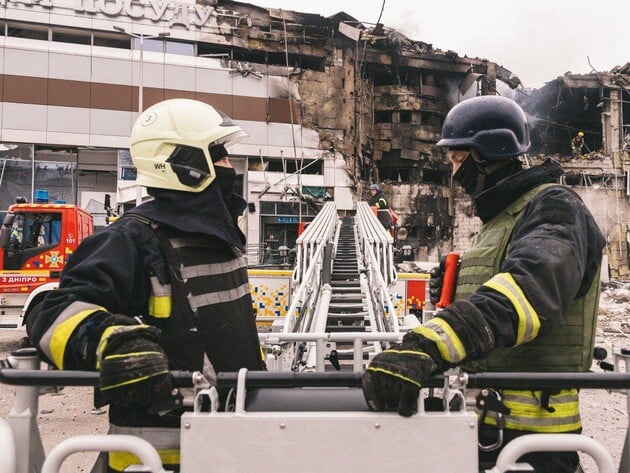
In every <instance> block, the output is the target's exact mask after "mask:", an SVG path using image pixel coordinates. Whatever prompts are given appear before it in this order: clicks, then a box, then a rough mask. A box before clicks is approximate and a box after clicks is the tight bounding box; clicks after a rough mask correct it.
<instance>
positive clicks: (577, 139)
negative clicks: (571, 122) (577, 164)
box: [571, 131, 584, 158]
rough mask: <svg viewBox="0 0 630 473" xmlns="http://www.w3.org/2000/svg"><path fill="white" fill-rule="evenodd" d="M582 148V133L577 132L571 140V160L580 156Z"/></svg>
mask: <svg viewBox="0 0 630 473" xmlns="http://www.w3.org/2000/svg"><path fill="white" fill-rule="evenodd" d="M583 147H584V132H581V131H578V133H577V135H575V136H574V137H573V138H572V139H571V155H572V156H573V158H579V157H580V156H582V148H583Z"/></svg>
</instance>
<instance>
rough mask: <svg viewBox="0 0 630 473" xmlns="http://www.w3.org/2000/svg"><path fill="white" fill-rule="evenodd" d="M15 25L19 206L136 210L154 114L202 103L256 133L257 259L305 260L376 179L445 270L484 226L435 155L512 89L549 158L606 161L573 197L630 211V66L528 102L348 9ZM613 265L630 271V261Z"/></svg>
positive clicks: (104, 16)
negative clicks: (306, 251)
mask: <svg viewBox="0 0 630 473" xmlns="http://www.w3.org/2000/svg"><path fill="white" fill-rule="evenodd" d="M0 11H1V12H2V13H3V15H2V20H0V22H1V24H2V29H1V31H2V32H3V34H4V40H5V41H4V43H3V45H2V46H1V47H2V49H3V53H4V55H3V62H2V64H0V73H1V74H0V76H1V79H2V86H1V87H0V104H1V106H2V109H1V111H0V113H2V117H1V118H2V119H1V121H0V142H1V145H0V161H1V162H2V165H3V166H2V170H3V176H4V180H5V182H7V183H11V185H10V186H9V185H2V186H0V203H1V204H2V205H1V207H2V208H6V207H7V205H8V203H10V202H11V201H12V199H13V198H14V196H15V195H16V194H17V193H20V194H24V195H33V194H34V192H35V189H36V188H41V187H42V186H46V187H48V188H50V190H51V195H53V196H58V197H61V198H63V199H64V200H66V201H67V202H69V203H78V204H80V205H82V206H83V207H87V208H88V209H89V210H91V211H92V212H94V213H95V214H98V211H99V209H102V206H101V204H100V200H99V199H101V198H102V196H104V195H105V194H112V195H115V196H116V198H115V201H116V202H117V203H118V204H119V205H120V206H129V205H133V204H135V203H136V202H138V201H139V200H142V198H144V197H145V196H144V195H141V194H138V193H137V191H136V189H135V185H134V179H135V170H134V169H133V165H132V163H131V161H130V157H129V152H128V134H129V131H130V129H131V126H132V124H133V122H134V120H135V118H136V117H137V115H138V110H139V109H144V108H147V107H148V106H150V105H152V104H154V103H156V102H158V101H160V100H164V99H167V98H175V97H182V98H195V99H197V100H202V101H205V102H207V103H210V104H211V105H213V106H216V107H218V108H220V109H222V110H223V111H224V112H226V113H227V114H228V115H229V116H231V117H232V118H233V119H234V120H235V121H236V122H237V123H238V124H239V125H240V126H241V127H242V128H243V129H244V130H245V131H246V132H247V133H248V135H249V138H248V139H247V140H246V141H244V142H243V143H239V144H238V145H236V146H234V147H233V148H232V149H230V153H231V155H232V156H233V158H232V161H233V163H234V165H235V168H236V170H237V173H238V175H239V181H238V188H237V191H238V192H240V193H241V194H242V195H243V196H244V197H245V199H246V200H247V201H248V203H249V206H248V210H247V215H246V221H247V233H248V242H249V246H250V248H251V252H252V255H253V258H254V259H255V260H258V261H261V258H260V255H261V254H262V253H261V251H260V250H261V249H264V248H272V249H277V248H278V247H279V246H288V247H292V246H293V244H294V242H295V239H296V237H297V234H298V231H299V228H300V225H302V224H304V223H305V222H308V221H309V220H310V219H312V218H313V216H314V215H315V213H316V212H317V209H318V208H319V206H320V205H321V203H322V202H323V201H324V200H326V199H334V201H335V202H336V203H337V207H338V208H339V209H340V210H341V211H352V209H353V208H354V205H355V203H356V201H357V200H361V199H365V198H367V188H368V186H369V184H370V183H373V182H377V183H379V184H381V185H382V187H383V189H384V191H385V193H386V194H387V196H388V197H389V200H390V203H391V205H392V207H393V208H394V210H395V211H396V212H397V214H398V215H399V217H400V222H399V223H400V229H399V233H398V236H399V240H400V241H399V243H400V245H403V244H404V245H410V246H412V248H413V249H414V252H415V255H414V256H415V258H416V259H418V260H429V259H430V260H436V259H437V257H438V255H440V254H443V253H446V252H448V251H452V250H453V249H459V250H463V249H465V248H467V246H468V244H469V242H470V237H471V236H472V235H474V234H475V233H476V231H477V230H478V228H479V221H478V219H477V218H476V217H475V216H474V210H473V208H472V206H471V203H470V200H469V199H468V198H467V197H466V196H465V195H464V194H463V191H462V190H461V189H460V188H459V187H457V186H452V185H451V176H450V165H449V164H448V161H447V160H446V158H445V156H444V154H443V152H442V151H440V150H438V149H436V148H435V146H434V145H435V143H436V142H437V140H438V139H439V136H440V132H441V127H442V122H443V120H444V117H445V115H446V113H447V112H448V111H449V110H450V108H451V107H453V106H454V105H455V104H456V103H458V102H460V101H462V100H465V99H466V98H469V97H474V96H476V95H485V94H496V93H501V94H503V95H505V94H508V93H509V94H514V96H515V97H516V99H517V100H519V101H520V102H521V103H522V104H523V106H524V107H525V108H526V110H527V111H528V113H529V114H530V116H531V117H533V118H535V119H536V121H535V122H532V123H533V131H534V147H533V149H532V151H534V152H535V154H536V155H538V154H541V155H542V154H546V155H548V154H556V155H558V156H562V157H566V156H567V155H568V156H570V154H571V153H570V145H569V143H570V138H569V137H570V135H571V133H573V131H575V130H582V129H583V130H584V133H585V148H584V149H585V153H584V155H585V156H586V157H588V154H589V153H588V152H587V151H586V150H588V151H598V152H600V153H601V158H598V159H583V160H581V161H580V163H579V164H580V165H582V166H583V167H584V166H586V164H588V165H591V164H592V167H593V169H595V168H597V169H600V168H601V169H602V171H597V172H600V177H596V175H595V174H596V173H597V172H595V171H593V172H591V171H588V172H586V173H585V174H580V173H581V172H582V168H579V169H578V168H577V167H576V168H575V169H573V170H571V171H569V172H568V173H567V177H566V182H567V184H569V185H575V186H576V187H579V186H582V185H583V182H585V181H583V180H581V177H579V176H582V175H584V176H588V179H589V180H590V181H589V182H591V183H595V181H596V182H597V183H598V185H599V186H600V188H598V189H595V184H593V185H592V186H591V188H592V189H593V191H594V192H595V191H602V189H604V186H608V187H605V190H604V192H609V193H610V195H611V196H612V195H613V193H616V194H614V195H617V194H618V197H619V198H618V200H619V202H620V203H619V205H622V202H623V205H624V206H625V205H626V203H625V202H626V201H627V193H626V189H627V182H628V179H627V171H626V170H625V169H626V168H625V167H624V166H625V162H626V160H627V159H624V158H623V156H626V158H627V154H626V155H624V154H623V153H621V149H622V148H623V146H622V143H623V136H624V133H623V132H624V130H623V124H628V123H629V121H628V112H627V105H625V106H624V104H627V102H628V92H627V88H626V85H624V84H627V82H624V81H625V80H626V79H627V78H628V71H627V70H626V69H620V70H618V71H611V72H610V73H606V74H593V75H589V76H588V77H584V76H565V77H563V78H559V79H558V80H556V81H553V82H551V83H549V84H547V85H546V86H545V87H544V88H542V89H540V90H539V91H535V92H532V93H531V94H530V95H527V96H525V95H523V94H522V87H521V84H520V80H519V79H518V77H517V76H515V75H514V74H512V72H511V71H509V70H507V69H506V68H504V67H503V66H501V65H499V64H496V63H495V62H492V61H491V60H488V59H484V58H471V57H465V56H460V55H459V54H458V53H457V52H454V51H443V50H440V49H438V48H437V47H434V46H433V45H432V44H430V43H428V42H423V41H413V40H410V39H409V38H406V37H405V36H404V35H402V34H401V33H400V32H398V31H396V30H393V29H391V28H388V27H387V26H386V25H383V24H376V25H374V24H367V23H362V22H360V21H358V20H357V19H355V18H353V17H351V16H349V15H347V14H346V13H344V12H339V13H337V14H336V15H333V16H331V17H323V16H321V15H317V14H306V13H300V12H293V11H285V10H277V9H270V8H263V7H258V6H254V5H251V4H248V3H243V2H234V1H226V0H205V1H199V2H197V3H195V2H194V1H191V0H179V1H176V0H168V1H165V2H157V1H155V0H133V1H129V0H108V1H95V0H6V1H4V2H1V3H0ZM426 39H427V40H430V38H426ZM545 94H548V96H547V95H545ZM551 97H552V98H553V100H552V98H551ZM624 109H625V112H624ZM578 112H579V113H578ZM606 114H609V115H606ZM556 123H560V124H563V126H561V127H556V126H555V125H554V126H550V124H556ZM598 133H599V134H598ZM606 159H608V161H606ZM604 162H605V163H606V166H607V167H605V166H604V165H603V164H602V163H604ZM573 164H574V163H571V162H568V163H567V166H570V165H573ZM603 169H606V170H605V171H604V170H603ZM612 176H614V177H612ZM576 179H577V181H576V182H574V181H575V180H576ZM593 200H598V199H597V198H593ZM613 200H614V199H613ZM94 202H96V203H94ZM611 205H612V204H611ZM90 206H91V207H90ZM624 208H625V207H624ZM602 212H603V214H602V215H606V216H607V215H608V214H607V212H610V224H609V227H610V231H609V232H606V233H607V235H610V236H609V248H610V250H611V251H613V245H616V246H614V248H616V249H615V250H614V251H617V253H618V254H619V255H621V254H622V250H623V252H624V253H623V255H624V258H625V263H624V264H625V271H626V272H627V268H628V263H627V254H628V252H627V248H626V247H625V246H624V247H623V248H621V246H623V245H622V242H625V239H626V234H627V230H626V228H625V227H624V228H623V231H621V227H620V225H621V222H617V223H614V222H613V221H612V220H613V219H615V218H616V219H619V218H621V219H622V220H623V217H618V216H617V215H619V214H615V212H614V210H613V209H612V208H607V209H603V210H602ZM606 218H608V217H606ZM613 223H614V225H613ZM606 225H608V223H607V224H606ZM602 228H605V227H604V226H602ZM610 261H611V263H612V262H613V261H614V262H616V263H615V265H616V266H615V271H617V273H616V274H617V275H619V276H621V275H623V274H622V272H621V270H620V269H617V268H618V267H619V268H620V265H621V257H620V258H616V257H615V258H613V257H612V256H611V257H610ZM611 271H612V264H611Z"/></svg>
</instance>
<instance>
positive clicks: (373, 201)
mask: <svg viewBox="0 0 630 473" xmlns="http://www.w3.org/2000/svg"><path fill="white" fill-rule="evenodd" d="M368 204H369V205H370V207H372V208H373V209H376V210H375V213H376V217H377V218H378V220H379V222H381V224H383V226H384V227H385V229H386V230H390V229H391V227H392V223H393V220H392V213H391V209H390V208H389V202H388V201H387V197H385V194H384V193H383V191H382V190H381V186H379V185H378V184H372V185H371V186H370V199H369V200H368Z"/></svg>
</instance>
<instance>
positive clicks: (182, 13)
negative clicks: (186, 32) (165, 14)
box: [168, 3, 190, 29]
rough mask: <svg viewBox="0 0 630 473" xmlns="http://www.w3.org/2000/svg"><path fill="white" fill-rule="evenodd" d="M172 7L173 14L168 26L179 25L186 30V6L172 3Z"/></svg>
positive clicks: (187, 24)
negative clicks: (173, 9)
mask: <svg viewBox="0 0 630 473" xmlns="http://www.w3.org/2000/svg"><path fill="white" fill-rule="evenodd" d="M173 6H174V7H175V13H173V16H172V17H171V19H170V20H169V22H168V24H169V25H170V26H174V25H180V26H183V27H184V28H186V29H188V27H189V26H190V23H189V22H188V5H186V4H185V3H173Z"/></svg>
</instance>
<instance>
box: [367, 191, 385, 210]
mask: <svg viewBox="0 0 630 473" xmlns="http://www.w3.org/2000/svg"><path fill="white" fill-rule="evenodd" d="M368 203H369V204H370V207H376V208H377V209H388V208H389V202H387V197H385V194H384V193H383V192H382V191H379V192H378V193H377V194H376V195H374V196H372V197H370V200H369V201H368Z"/></svg>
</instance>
